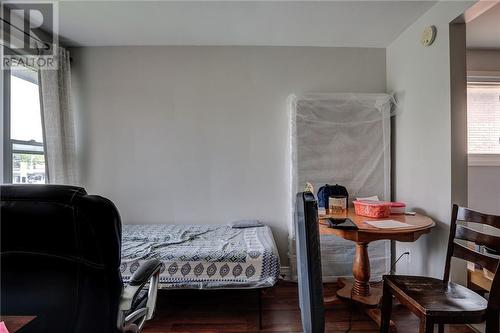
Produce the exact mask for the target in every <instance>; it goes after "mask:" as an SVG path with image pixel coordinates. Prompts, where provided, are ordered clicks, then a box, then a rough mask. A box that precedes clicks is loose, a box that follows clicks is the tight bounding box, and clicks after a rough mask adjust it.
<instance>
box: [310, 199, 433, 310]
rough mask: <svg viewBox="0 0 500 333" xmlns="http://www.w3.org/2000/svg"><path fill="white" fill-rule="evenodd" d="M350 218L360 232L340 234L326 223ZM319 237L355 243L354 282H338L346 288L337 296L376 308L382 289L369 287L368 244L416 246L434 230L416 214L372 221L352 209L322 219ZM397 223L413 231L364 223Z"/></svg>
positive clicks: (422, 217) (421, 216) (322, 216)
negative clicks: (330, 220) (391, 241)
mask: <svg viewBox="0 0 500 333" xmlns="http://www.w3.org/2000/svg"><path fill="white" fill-rule="evenodd" d="M329 217H333V218H342V217H348V218H350V219H351V220H352V221H353V222H354V223H355V224H356V225H357V226H358V229H357V230H341V229H334V228H329V227H328V226H327V224H326V219H327V218H329ZM319 219H320V234H323V235H335V236H339V237H342V238H344V239H347V240H350V241H353V242H355V243H356V253H355V257H354V263H353V267H352V273H353V276H354V281H348V280H346V279H339V284H340V285H341V286H343V288H341V289H339V290H338V292H337V295H338V296H339V297H341V298H351V296H352V299H353V300H355V301H357V302H359V303H362V304H365V305H368V306H376V305H378V304H379V302H380V298H381V296H382V290H381V288H376V287H370V284H369V282H370V258H369V256H368V244H369V243H370V242H373V241H376V240H382V239H389V240H395V241H400V242H414V241H416V240H417V239H418V238H419V237H420V236H422V235H423V234H425V233H428V232H430V230H431V228H432V227H434V226H435V223H434V221H433V220H432V219H430V218H429V217H427V216H424V215H420V214H416V215H414V216H410V215H390V216H389V217H387V218H369V217H364V216H360V215H356V214H355V213H354V208H349V209H348V210H347V212H346V213H342V214H335V215H320V216H319ZM373 220H375V221H380V220H396V221H400V222H404V223H407V224H410V225H411V227H405V228H394V229H381V228H377V227H374V226H372V225H370V224H367V223H365V221H373Z"/></svg>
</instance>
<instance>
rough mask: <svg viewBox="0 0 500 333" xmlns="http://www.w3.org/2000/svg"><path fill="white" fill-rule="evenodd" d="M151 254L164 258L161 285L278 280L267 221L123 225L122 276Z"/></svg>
mask: <svg viewBox="0 0 500 333" xmlns="http://www.w3.org/2000/svg"><path fill="white" fill-rule="evenodd" d="M150 258H158V259H160V260H161V261H162V262H163V263H164V264H165V267H164V269H163V271H162V272H161V274H160V288H162V289H170V288H177V289H179V288H191V289H193V288H194V289H227V288H247V289H254V288H267V287H272V286H273V285H274V284H275V283H276V282H277V280H278V276H279V271H280V262H279V256H278V251H277V249H276V244H275V242H274V238H273V235H272V233H271V229H270V228H269V227H268V226H261V227H250V228H241V229H237V228H232V227H230V226H226V225H176V224H173V225H171V224H154V225H147V224H142V225H123V230H122V263H121V267H120V270H121V274H122V277H123V280H124V282H128V281H129V280H130V277H131V276H132V274H133V273H134V272H135V271H136V270H137V269H138V268H139V267H140V266H141V265H142V264H143V263H144V262H145V261H146V260H148V259H150Z"/></svg>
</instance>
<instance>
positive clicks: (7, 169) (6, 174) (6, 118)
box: [2, 68, 48, 184]
mask: <svg viewBox="0 0 500 333" xmlns="http://www.w3.org/2000/svg"><path fill="white" fill-rule="evenodd" d="M29 69H31V70H34V71H38V69H36V68H29ZM11 76H12V70H11V69H10V68H4V69H3V86H4V90H3V110H4V112H3V133H4V135H3V138H2V139H3V182H4V183H5V184H12V183H13V180H14V170H13V158H14V154H32V155H42V156H44V158H45V183H48V171H47V156H46V150H45V138H44V142H41V143H40V142H36V141H33V140H31V141H24V140H16V139H11ZM19 78H21V79H23V80H26V81H29V82H32V83H35V82H33V81H32V80H30V79H29V77H19ZM37 84H39V83H38V82H37ZM39 97H40V96H39ZM40 112H42V104H41V100H40ZM41 126H42V133H43V132H44V129H43V119H42V124H41ZM44 136H45V135H44ZM15 144H21V145H28V146H38V147H43V150H42V151H41V152H40V151H37V150H18V149H14V145H15Z"/></svg>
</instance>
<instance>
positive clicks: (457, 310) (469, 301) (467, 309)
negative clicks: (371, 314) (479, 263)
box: [384, 275, 488, 321]
mask: <svg viewBox="0 0 500 333" xmlns="http://www.w3.org/2000/svg"><path fill="white" fill-rule="evenodd" d="M384 281H385V282H386V283H388V285H389V286H390V287H391V289H393V291H394V293H395V295H398V294H399V295H406V297H405V298H406V299H407V301H408V302H409V303H411V305H413V306H414V307H415V308H416V309H418V310H419V311H420V312H421V313H423V314H425V315H426V316H433V317H451V316H459V318H455V320H454V321H461V320H460V317H461V318H462V319H463V320H464V321H467V320H469V318H473V317H475V318H477V320H480V321H481V320H482V319H483V316H485V314H486V308H487V306H488V302H487V301H486V299H484V298H483V297H481V296H480V295H478V294H477V293H475V292H474V291H472V290H470V289H467V288H465V287H463V286H461V285H459V284H456V283H453V282H449V283H445V282H443V281H442V280H439V279H434V278H429V277H422V276H401V275H399V276H398V275H387V276H385V277H384Z"/></svg>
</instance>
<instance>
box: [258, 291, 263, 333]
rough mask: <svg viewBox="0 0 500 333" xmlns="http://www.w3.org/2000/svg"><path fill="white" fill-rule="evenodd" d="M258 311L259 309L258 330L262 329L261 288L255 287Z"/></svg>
mask: <svg viewBox="0 0 500 333" xmlns="http://www.w3.org/2000/svg"><path fill="white" fill-rule="evenodd" d="M257 297H258V311H259V330H262V290H261V289H257Z"/></svg>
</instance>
